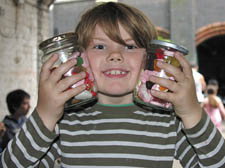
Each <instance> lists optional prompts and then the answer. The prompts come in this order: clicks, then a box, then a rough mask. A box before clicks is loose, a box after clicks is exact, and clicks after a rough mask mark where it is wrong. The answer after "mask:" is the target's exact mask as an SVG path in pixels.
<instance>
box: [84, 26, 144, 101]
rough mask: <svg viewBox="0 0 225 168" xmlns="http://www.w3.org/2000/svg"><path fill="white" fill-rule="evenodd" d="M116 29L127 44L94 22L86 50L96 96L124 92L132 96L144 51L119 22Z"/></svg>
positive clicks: (122, 94) (120, 94) (121, 95)
mask: <svg viewBox="0 0 225 168" xmlns="http://www.w3.org/2000/svg"><path fill="white" fill-rule="evenodd" d="M119 29H120V34H121V37H122V39H123V40H124V41H125V42H126V44H127V46H124V45H121V44H119V43H117V42H115V41H112V40H111V39H110V38H109V37H108V36H107V35H106V34H105V33H104V31H103V29H102V28H101V27H100V26H98V25H97V26H96V28H95V30H94V33H93V38H92V39H91V42H90V44H89V46H88V47H87V50H86V52H87V57H88V60H89V63H90V66H91V69H92V71H93V74H94V77H95V84H96V87H97V90H98V92H99V95H98V97H101V96H102V95H104V96H107V97H114V96H117V97H124V95H126V96H125V97H126V98H128V99H129V100H131V98H132V91H133V89H134V88H135V85H136V83H137V80H138V77H139V74H140V71H141V68H142V66H143V60H144V58H145V53H146V51H145V49H144V48H138V46H137V45H136V43H135V41H134V40H133V39H132V38H131V36H130V35H129V34H128V33H127V32H126V31H125V29H124V28H123V27H122V26H121V25H119Z"/></svg>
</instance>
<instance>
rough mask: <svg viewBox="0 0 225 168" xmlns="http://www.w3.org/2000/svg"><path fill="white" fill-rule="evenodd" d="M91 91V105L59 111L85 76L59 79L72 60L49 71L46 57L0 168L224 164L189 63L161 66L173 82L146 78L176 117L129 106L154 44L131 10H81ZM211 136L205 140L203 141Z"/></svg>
mask: <svg viewBox="0 0 225 168" xmlns="http://www.w3.org/2000/svg"><path fill="white" fill-rule="evenodd" d="M75 32H76V34H77V36H78V43H79V44H80V46H82V47H83V49H84V53H83V54H84V56H86V57H87V59H88V61H89V63H90V68H91V69H92V71H93V75H94V78H95V86H96V88H97V90H98V95H97V96H98V103H97V104H94V105H92V106H91V107H88V108H85V109H83V110H80V111H76V110H74V111H73V112H71V113H69V114H68V113H64V111H63V108H64V103H65V102H66V101H67V100H68V99H69V98H71V97H73V96H74V95H77V94H79V93H80V92H82V91H83V90H84V89H85V85H81V86H79V87H77V88H73V89H70V90H68V89H67V88H68V87H69V86H71V85H72V84H74V83H76V82H78V81H79V80H82V79H84V78H85V74H84V73H80V74H78V75H74V76H71V77H66V78H63V79H62V78H61V77H62V75H63V74H65V73H66V72H67V71H68V70H69V69H71V68H72V67H73V66H74V65H75V64H76V60H75V59H71V60H70V61H68V62H66V63H63V64H62V65H60V66H59V67H58V68H56V69H55V70H54V71H52V72H51V68H52V66H53V65H54V63H55V62H56V61H57V59H58V56H57V55H54V56H53V57H51V58H50V59H49V60H48V61H47V62H46V63H45V64H44V65H43V67H42V70H41V73H40V83H39V93H38V103H37V107H36V110H35V111H34V112H33V113H32V115H31V117H30V119H29V121H28V122H27V123H26V124H25V125H24V127H23V129H22V130H21V131H20V133H19V134H18V135H17V136H16V138H15V139H14V140H13V141H11V142H10V143H9V145H8V147H7V149H6V150H5V151H4V152H3V154H2V159H1V165H3V167H16V166H15V165H17V166H18V167H29V166H33V167H54V163H55V161H58V160H61V167H67V168H69V167H88V168H90V167H157V168H160V167H163V168H164V167H172V163H173V159H174V158H177V159H178V160H180V161H181V164H182V165H183V166H184V167H207V166H211V167H213V166H215V167H222V166H225V156H224V149H225V145H224V139H223V138H222V136H221V134H220V133H219V132H217V129H215V127H214V125H213V124H212V123H211V122H209V121H210V119H209V118H207V115H206V114H205V113H202V109H201V107H200V105H199V103H198V101H197V97H196V94H195V84H194V80H193V77H192V71H191V66H190V64H189V62H188V61H187V60H186V59H185V58H184V56H183V55H182V54H180V53H176V54H175V57H176V59H177V60H178V61H179V63H180V64H181V66H182V69H183V71H181V70H180V69H179V68H176V67H173V66H172V65H169V64H167V63H163V62H159V63H158V67H160V68H162V69H164V70H165V71H166V72H168V73H170V74H172V75H173V76H174V78H175V80H176V81H170V80H168V79H163V78H159V77H154V76H151V77H150V79H149V80H150V81H151V82H154V83H157V84H160V85H161V86H164V87H166V88H168V89H169V90H170V91H171V92H158V91H154V90H152V91H151V92H152V94H153V96H156V97H158V98H161V99H164V100H166V101H169V102H171V103H173V105H174V110H175V112H171V113H170V114H168V113H165V112H164V111H156V110H154V111H150V110H145V109H142V108H141V107H139V106H137V105H135V104H134V103H133V97H132V92H133V90H134V88H135V85H136V83H137V81H138V78H139V76H140V73H141V72H142V68H143V65H144V62H145V59H146V57H147V54H146V50H148V49H149V44H150V42H151V40H152V39H156V38H157V34H156V30H155V28H154V26H153V24H152V23H151V22H150V20H149V19H148V18H147V17H146V16H145V15H144V14H143V13H142V12H140V11H139V10H137V9H136V8H133V7H130V6H127V5H125V4H122V3H112V2H110V3H104V4H102V5H99V6H96V7H94V8H92V9H90V10H88V11H87V12H86V13H85V14H84V15H83V16H82V18H81V20H80V22H79V24H78V26H77V28H76V30H75ZM209 135H210V139H209Z"/></svg>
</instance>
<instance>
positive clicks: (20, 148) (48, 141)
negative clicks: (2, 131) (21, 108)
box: [0, 110, 58, 168]
mask: <svg viewBox="0 0 225 168" xmlns="http://www.w3.org/2000/svg"><path fill="white" fill-rule="evenodd" d="M57 137H58V129H57V126H56V129H55V131H53V132H51V131H49V130H48V129H47V128H46V127H45V125H44V124H43V122H42V120H41V118H40V116H39V114H38V112H37V111H36V110H34V112H33V113H32V115H31V116H30V117H29V119H28V121H27V122H26V123H25V124H24V125H23V127H22V129H21V130H20V131H19V132H18V133H17V134H16V136H15V137H14V138H13V139H12V140H11V141H10V142H9V143H8V145H7V148H6V149H5V150H4V151H3V152H2V154H1V160H0V167H4V168H11V167H37V166H38V165H39V164H40V163H39V162H40V160H41V159H42V158H43V157H45V156H46V153H47V152H48V151H49V149H50V148H51V146H52V143H53V142H54V141H55V139H57ZM52 164H54V163H52Z"/></svg>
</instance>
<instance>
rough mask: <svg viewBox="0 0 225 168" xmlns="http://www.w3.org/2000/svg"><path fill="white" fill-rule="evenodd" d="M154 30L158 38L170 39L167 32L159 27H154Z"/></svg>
mask: <svg viewBox="0 0 225 168" xmlns="http://www.w3.org/2000/svg"><path fill="white" fill-rule="evenodd" d="M156 30H157V32H158V35H159V36H161V37H163V38H165V39H170V33H169V31H168V30H166V29H164V28H162V27H159V26H156Z"/></svg>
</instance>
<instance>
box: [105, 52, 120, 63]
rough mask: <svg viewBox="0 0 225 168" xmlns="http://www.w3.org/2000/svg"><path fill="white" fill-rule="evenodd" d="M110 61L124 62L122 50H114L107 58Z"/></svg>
mask: <svg viewBox="0 0 225 168" xmlns="http://www.w3.org/2000/svg"><path fill="white" fill-rule="evenodd" d="M107 61H110V62H123V56H122V54H121V53H120V52H112V53H110V55H109V56H108V58H107Z"/></svg>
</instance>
